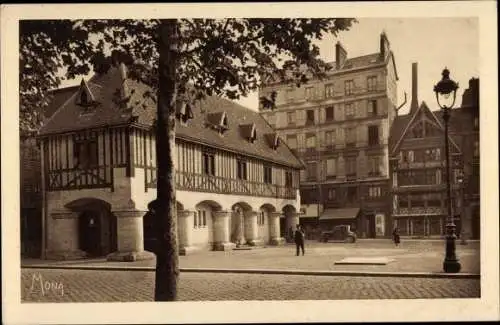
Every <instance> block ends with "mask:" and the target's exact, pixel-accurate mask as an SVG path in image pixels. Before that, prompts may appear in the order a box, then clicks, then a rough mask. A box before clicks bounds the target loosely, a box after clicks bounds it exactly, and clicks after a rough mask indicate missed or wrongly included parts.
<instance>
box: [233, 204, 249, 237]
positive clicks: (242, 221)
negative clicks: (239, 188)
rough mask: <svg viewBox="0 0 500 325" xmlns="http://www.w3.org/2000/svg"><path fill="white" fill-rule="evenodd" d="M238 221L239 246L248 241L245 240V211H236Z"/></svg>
mask: <svg viewBox="0 0 500 325" xmlns="http://www.w3.org/2000/svg"><path fill="white" fill-rule="evenodd" d="M236 215H237V217H236V220H235V222H237V223H238V238H237V243H236V244H237V245H244V244H245V243H246V242H247V240H246V238H245V234H246V231H245V215H244V212H243V210H239V209H238V210H236Z"/></svg>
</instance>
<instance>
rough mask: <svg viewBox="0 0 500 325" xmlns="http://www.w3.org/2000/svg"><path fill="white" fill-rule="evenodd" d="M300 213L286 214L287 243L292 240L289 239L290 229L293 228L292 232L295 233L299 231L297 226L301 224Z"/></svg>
mask: <svg viewBox="0 0 500 325" xmlns="http://www.w3.org/2000/svg"><path fill="white" fill-rule="evenodd" d="M299 215H300V214H299V213H297V212H288V213H287V214H285V216H286V222H285V223H286V232H285V234H286V236H287V241H289V240H290V238H288V231H289V230H290V227H291V228H292V231H294V232H295V229H297V225H298V224H299V221H300V219H299Z"/></svg>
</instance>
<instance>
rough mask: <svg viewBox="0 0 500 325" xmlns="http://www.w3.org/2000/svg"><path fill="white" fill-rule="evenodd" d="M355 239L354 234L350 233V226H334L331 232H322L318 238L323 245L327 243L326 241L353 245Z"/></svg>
mask: <svg viewBox="0 0 500 325" xmlns="http://www.w3.org/2000/svg"><path fill="white" fill-rule="evenodd" d="M356 239H357V237H356V234H355V233H354V232H353V231H351V226H349V225H338V226H335V227H333V229H332V230H328V231H322V232H321V236H320V241H321V242H323V243H327V242H328V241H341V242H344V243H355V242H356Z"/></svg>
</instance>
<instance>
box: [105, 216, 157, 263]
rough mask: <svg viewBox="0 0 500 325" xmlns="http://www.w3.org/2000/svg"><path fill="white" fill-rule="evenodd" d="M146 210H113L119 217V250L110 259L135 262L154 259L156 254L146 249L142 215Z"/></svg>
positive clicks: (109, 256) (117, 227)
mask: <svg viewBox="0 0 500 325" xmlns="http://www.w3.org/2000/svg"><path fill="white" fill-rule="evenodd" d="M145 214H146V211H137V210H131V211H113V216H111V218H117V223H116V225H117V226H116V229H117V230H116V231H117V239H118V251H117V252H114V253H111V254H109V255H108V257H107V259H108V260H110V261H121V262H134V261H139V260H147V259H152V258H154V257H155V255H154V254H153V253H151V252H148V251H145V250H144V228H143V220H142V217H143V216H144V215H145Z"/></svg>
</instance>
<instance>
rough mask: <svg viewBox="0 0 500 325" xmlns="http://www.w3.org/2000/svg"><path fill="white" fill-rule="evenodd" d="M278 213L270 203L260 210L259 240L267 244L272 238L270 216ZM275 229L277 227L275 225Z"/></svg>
mask: <svg viewBox="0 0 500 325" xmlns="http://www.w3.org/2000/svg"><path fill="white" fill-rule="evenodd" d="M273 212H276V208H275V207H274V206H273V205H272V204H269V203H266V204H263V205H262V206H261V207H260V208H259V214H258V216H257V234H258V237H259V238H262V240H263V241H264V242H265V243H267V242H268V241H269V239H270V238H271V224H270V222H269V221H270V218H269V217H270V215H271V213H273ZM273 227H275V226H274V225H273Z"/></svg>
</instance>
